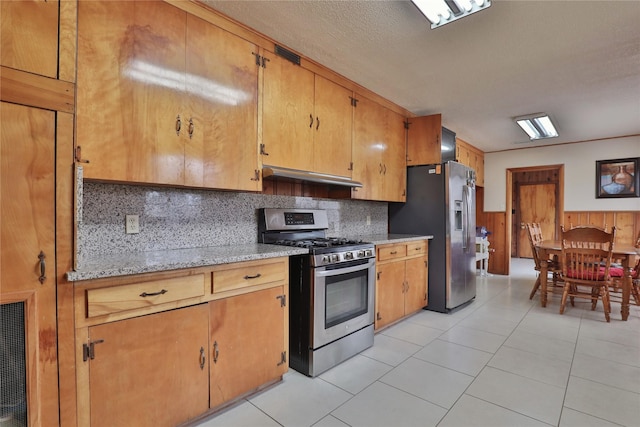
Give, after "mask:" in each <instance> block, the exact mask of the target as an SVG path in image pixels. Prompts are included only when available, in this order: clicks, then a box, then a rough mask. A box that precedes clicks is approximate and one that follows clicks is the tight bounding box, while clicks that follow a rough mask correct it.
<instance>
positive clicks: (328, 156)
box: [313, 75, 353, 177]
mask: <svg viewBox="0 0 640 427" xmlns="http://www.w3.org/2000/svg"><path fill="white" fill-rule="evenodd" d="M352 96H353V92H352V91H350V90H348V89H346V88H344V87H342V86H340V85H338V84H336V83H333V82H332V81H330V80H327V79H325V78H324V77H322V76H318V75H316V76H315V107H314V108H315V118H316V123H315V124H314V130H315V132H314V143H313V171H314V172H320V173H327V174H330V175H338V176H346V177H351V139H352V125H353V107H352V105H351V97H352Z"/></svg>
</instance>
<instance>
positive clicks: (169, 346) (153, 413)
mask: <svg viewBox="0 0 640 427" xmlns="http://www.w3.org/2000/svg"><path fill="white" fill-rule="evenodd" d="M208 318H209V308H208V306H207V304H199V305H195V306H191V307H186V308H181V309H177V310H171V311H165V312H161V313H156V314H151V315H148V316H142V317H136V318H133V319H127V320H122V321H118V322H112V323H105V324H101V325H96V326H91V327H89V343H91V344H89V345H87V352H88V353H89V355H88V358H89V363H90V366H89V389H90V396H91V397H90V405H91V426H93V427H96V426H154V427H158V426H168V427H170V426H176V425H178V424H180V423H183V422H185V421H187V420H189V419H192V418H194V417H196V416H198V415H200V414H202V413H203V412H206V411H207V409H208V407H209V402H208V396H209V393H208V389H209V361H208V357H207V354H206V353H207V348H208V343H209V336H208V335H209V327H208V323H209V322H208Z"/></svg>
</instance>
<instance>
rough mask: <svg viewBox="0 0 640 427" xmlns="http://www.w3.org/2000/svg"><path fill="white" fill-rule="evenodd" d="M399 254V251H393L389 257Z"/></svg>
mask: <svg viewBox="0 0 640 427" xmlns="http://www.w3.org/2000/svg"><path fill="white" fill-rule="evenodd" d="M397 253H398V251H391V252H389V255H395V254H397Z"/></svg>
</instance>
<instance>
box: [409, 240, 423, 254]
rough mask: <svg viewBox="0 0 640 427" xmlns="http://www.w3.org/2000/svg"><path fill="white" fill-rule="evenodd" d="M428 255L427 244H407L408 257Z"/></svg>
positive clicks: (421, 242)
mask: <svg viewBox="0 0 640 427" xmlns="http://www.w3.org/2000/svg"><path fill="white" fill-rule="evenodd" d="M425 253H427V242H426V241H424V240H423V241H420V242H410V243H407V256H412V255H422V254H425Z"/></svg>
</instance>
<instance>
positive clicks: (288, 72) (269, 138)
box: [262, 52, 315, 170]
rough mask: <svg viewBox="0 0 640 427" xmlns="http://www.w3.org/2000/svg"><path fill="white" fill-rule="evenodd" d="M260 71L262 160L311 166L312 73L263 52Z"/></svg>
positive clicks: (312, 124) (285, 165)
mask: <svg viewBox="0 0 640 427" xmlns="http://www.w3.org/2000/svg"><path fill="white" fill-rule="evenodd" d="M265 58H266V59H268V61H267V62H266V67H265V70H264V73H263V78H264V87H263V95H264V96H263V99H262V143H263V144H264V148H265V150H264V151H265V153H268V154H263V156H262V163H263V164H265V165H271V166H281V167H285V168H292V169H301V170H312V168H313V129H314V125H315V117H314V116H313V102H314V101H313V98H314V75H313V73H312V72H311V71H308V70H305V69H304V68H302V67H300V66H298V65H295V64H293V63H292V62H290V61H288V60H286V59H283V58H281V57H279V56H277V55H274V54H271V53H268V52H267V53H266V54H265Z"/></svg>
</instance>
